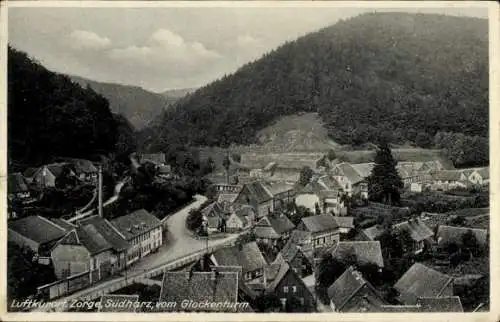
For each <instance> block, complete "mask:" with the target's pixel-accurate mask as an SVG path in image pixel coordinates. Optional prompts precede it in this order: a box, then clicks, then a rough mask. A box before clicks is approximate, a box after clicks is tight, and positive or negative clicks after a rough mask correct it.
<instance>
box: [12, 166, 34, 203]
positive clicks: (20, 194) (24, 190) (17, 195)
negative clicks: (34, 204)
mask: <svg viewBox="0 0 500 322" xmlns="http://www.w3.org/2000/svg"><path fill="white" fill-rule="evenodd" d="M7 184H8V187H7V189H8V190H7V191H8V198H9V200H19V201H22V202H24V201H28V200H29V199H30V196H31V194H30V191H29V189H28V184H27V182H26V179H25V178H24V176H23V175H22V174H21V173H19V172H16V173H11V174H9V178H8V180H7Z"/></svg>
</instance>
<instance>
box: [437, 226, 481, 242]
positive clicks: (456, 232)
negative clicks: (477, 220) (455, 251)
mask: <svg viewBox="0 0 500 322" xmlns="http://www.w3.org/2000/svg"><path fill="white" fill-rule="evenodd" d="M469 231H472V233H473V234H474V236H476V240H477V242H478V243H479V244H480V245H486V244H487V243H488V231H487V230H486V229H477V228H469V227H454V226H446V225H440V226H439V227H438V231H437V233H436V238H437V239H438V243H439V244H440V245H442V244H450V243H455V244H458V245H460V244H462V236H463V235H465V234H466V233H467V232H469Z"/></svg>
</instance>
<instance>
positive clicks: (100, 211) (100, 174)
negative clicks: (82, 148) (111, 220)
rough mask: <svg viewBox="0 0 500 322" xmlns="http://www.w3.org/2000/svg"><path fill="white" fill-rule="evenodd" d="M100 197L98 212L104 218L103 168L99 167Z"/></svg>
mask: <svg viewBox="0 0 500 322" xmlns="http://www.w3.org/2000/svg"><path fill="white" fill-rule="evenodd" d="M97 189H98V195H99V206H98V211H99V217H101V218H102V217H103V215H102V166H101V165H99V182H98V188H97Z"/></svg>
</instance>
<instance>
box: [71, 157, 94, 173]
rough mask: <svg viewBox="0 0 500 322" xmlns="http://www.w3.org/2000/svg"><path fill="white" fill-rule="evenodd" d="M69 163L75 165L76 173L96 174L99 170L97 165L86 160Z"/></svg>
mask: <svg viewBox="0 0 500 322" xmlns="http://www.w3.org/2000/svg"><path fill="white" fill-rule="evenodd" d="M69 162H70V163H71V164H72V165H73V167H74V169H75V171H76V173H95V172H97V168H96V167H95V165H94V164H93V163H92V162H91V161H89V160H85V159H71V160H69Z"/></svg>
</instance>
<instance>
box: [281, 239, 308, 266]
mask: <svg viewBox="0 0 500 322" xmlns="http://www.w3.org/2000/svg"><path fill="white" fill-rule="evenodd" d="M300 253H302V250H301V249H300V247H299V246H298V245H297V244H295V243H290V242H287V243H286V244H285V246H283V248H282V249H281V251H280V252H279V253H278V255H277V256H276V258H277V259H278V258H281V259H283V260H284V261H286V262H291V261H293V259H294V258H295V257H296V256H297V255H299V254H300Z"/></svg>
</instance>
